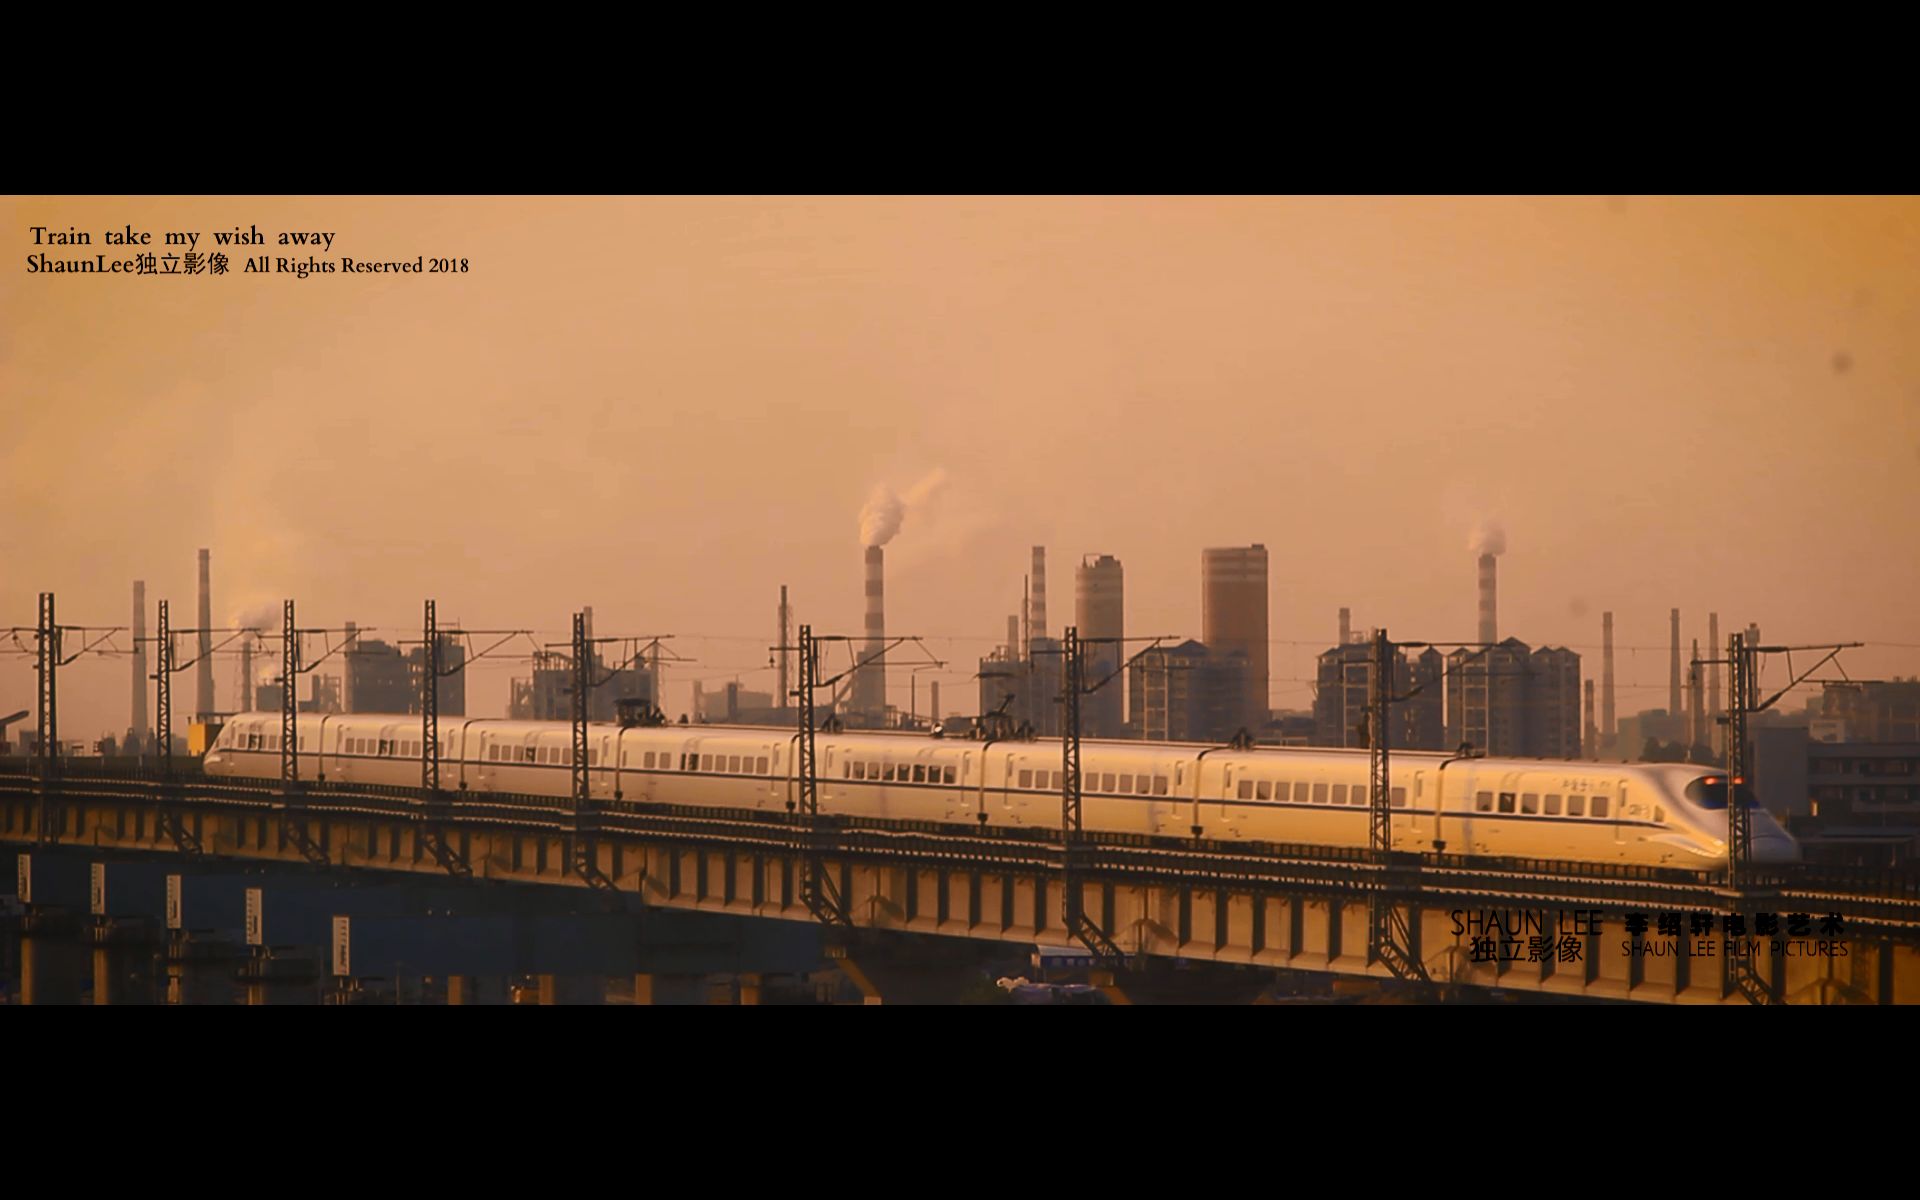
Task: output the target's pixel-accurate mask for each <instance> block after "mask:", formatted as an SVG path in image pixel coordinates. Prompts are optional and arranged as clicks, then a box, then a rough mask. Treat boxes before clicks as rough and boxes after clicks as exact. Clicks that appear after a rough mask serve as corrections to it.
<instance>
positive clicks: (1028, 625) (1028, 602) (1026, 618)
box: [1020, 575, 1033, 659]
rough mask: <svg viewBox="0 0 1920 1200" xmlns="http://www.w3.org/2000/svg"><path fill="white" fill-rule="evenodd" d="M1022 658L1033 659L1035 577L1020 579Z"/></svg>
mask: <svg viewBox="0 0 1920 1200" xmlns="http://www.w3.org/2000/svg"><path fill="white" fill-rule="evenodd" d="M1020 657H1021V658H1023V659H1027V658H1032V657H1033V577H1032V576H1031V575H1022V576H1021V577H1020Z"/></svg>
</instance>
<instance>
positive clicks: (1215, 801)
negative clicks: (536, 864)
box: [205, 713, 1799, 870]
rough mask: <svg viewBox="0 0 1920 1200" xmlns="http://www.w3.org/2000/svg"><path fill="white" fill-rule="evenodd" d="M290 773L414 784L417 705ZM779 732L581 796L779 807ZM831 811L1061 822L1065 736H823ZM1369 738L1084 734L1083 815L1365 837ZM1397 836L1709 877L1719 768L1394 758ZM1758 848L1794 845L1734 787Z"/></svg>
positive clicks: (345, 725) (502, 749)
mask: <svg viewBox="0 0 1920 1200" xmlns="http://www.w3.org/2000/svg"><path fill="white" fill-rule="evenodd" d="M298 729H299V734H298V736H299V739H300V747H299V748H300V753H301V755H302V756H303V766H302V770H301V774H302V775H303V776H304V777H306V778H320V779H326V780H330V781H341V782H352V783H364V784H390V785H395V786H417V785H418V784H419V782H420V774H421V769H420V763H421V757H422V754H421V751H422V743H421V730H420V723H419V718H417V717H401V716H384V715H378V714H349V715H337V714H329V715H325V716H321V715H317V714H311V713H309V714H303V715H302V716H301V717H300V720H299V726H298ZM279 737H280V717H279V716H278V715H277V714H259V713H252V714H246V715H243V716H240V717H236V718H234V719H233V720H232V721H230V722H229V723H228V724H227V726H226V727H225V729H223V730H222V731H221V735H220V738H219V740H218V741H217V742H216V743H215V745H214V747H213V749H212V750H211V751H210V752H209V753H208V755H207V757H206V763H205V766H206V770H207V772H208V773H209V774H212V775H243V776H256V777H268V778H271V777H274V776H277V775H278V774H279V771H280V747H279ZM440 737H441V741H442V746H441V751H440V754H441V769H440V777H441V780H442V785H443V786H444V787H446V788H448V789H449V790H456V791H467V792H474V793H523V794H531V795H547V796H567V795H570V794H571V792H572V787H573V755H574V749H573V737H572V726H570V725H568V724H566V723H562V722H540V721H502V720H493V719H487V718H451V719H449V720H447V721H444V722H442V723H441V726H440ZM797 742H798V738H797V735H796V734H794V733H793V732H792V731H790V730H785V729H773V728H751V727H739V726H716V725H691V726H688V725H680V726H660V727H645V728H630V729H622V728H618V727H616V726H612V725H590V726H589V727H588V730H587V762H586V769H587V777H588V786H589V789H590V793H591V795H593V796H594V797H595V798H596V799H602V800H615V799H618V800H630V801H638V802H643V803H647V802H650V803H665V804H677V805H686V806H692V807H714V808H736V809H762V810H774V811H784V810H785V809H786V806H787V804H788V803H789V801H791V800H794V799H796V798H797V793H798V780H797V778H796V771H797V767H798V757H799V756H798V745H797ZM815 748H816V752H817V753H818V756H819V766H818V772H819V780H820V806H821V811H822V812H825V813H836V814H844V815H847V816H856V817H874V818H881V819H890V820H914V821H934V822H946V823H951V824H960V825H973V826H978V825H983V824H985V825H995V826H1014V827H1025V828H1035V829H1055V828H1058V827H1059V824H1060V792H1061V787H1062V783H1063V764H1062V761H1061V750H1060V743H1059V742H1058V741H1037V742H993V743H986V742H974V741H963V740H957V739H938V738H929V737H923V736H917V735H910V734H890V733H840V734H821V735H819V736H818V737H817V739H816V743H815ZM1367 775H1368V760H1367V755H1366V753H1365V752H1364V751H1353V750H1333V749H1279V748H1259V749H1254V750H1249V751H1239V750H1233V749H1230V748H1228V747H1224V746H1199V745H1191V744H1176V743H1152V742H1114V741H1087V742H1084V743H1083V744H1082V748H1081V793H1082V805H1083V821H1084V824H1085V826H1086V828H1087V829H1089V830H1091V831H1100V832H1110V833H1130V834H1146V835H1153V836H1160V837H1179V838H1186V837H1192V836H1200V837H1206V838H1211V839H1216V840H1224V841H1258V842H1268V843H1295V844H1303V845H1319V846H1343V847H1361V846H1365V845H1366V844H1367V831H1368V807H1367V787H1368V779H1367ZM1390 790H1391V796H1390V803H1391V805H1392V808H1393V810H1394V813H1395V820H1394V847H1395V849H1398V850H1403V851H1411V852H1428V851H1434V852H1446V853H1452V854H1470V855H1483V856H1495V857H1510V858H1542V859H1568V860H1575V861H1586V862H1625V863H1638V864H1643V865H1648V866H1677V867H1689V868H1693V869H1698V870H1711V869H1714V868H1716V867H1718V866H1724V864H1725V862H1726V854H1727V851H1726V830H1727V818H1726V811H1725V809H1726V780H1725V777H1724V775H1722V774H1719V773H1717V772H1714V771H1710V770H1707V769H1705V768H1701V767H1689V766H1680V765H1672V764H1619V763H1585V762H1558V761H1551V760H1535V759H1492V758H1459V757H1453V756H1447V755H1442V754H1435V753H1431V752H1420V751H1403V752H1400V753H1396V754H1395V755H1394V756H1393V759H1392V777H1391V780H1390ZM1740 793H1741V795H1742V797H1743V800H1742V802H1743V803H1744V804H1746V805H1747V806H1748V807H1749V808H1750V809H1751V810H1752V816H1753V830H1754V857H1755V858H1756V859H1757V860H1759V861H1762V862H1767V861H1789V860H1793V859H1796V858H1798V857H1799V851H1798V847H1797V846H1796V845H1795V844H1794V842H1793V840H1792V839H1791V838H1790V837H1788V836H1787V834H1786V832H1785V831H1784V830H1782V829H1781V828H1780V826H1779V825H1778V824H1777V823H1776V822H1775V821H1774V820H1773V818H1772V817H1771V816H1769V815H1768V814H1767V813H1766V812H1765V811H1764V810H1762V809H1760V808H1759V806H1758V805H1757V804H1755V803H1754V801H1753V799H1752V796H1751V793H1750V791H1748V789H1746V788H1745V786H1744V785H1741V786H1740Z"/></svg>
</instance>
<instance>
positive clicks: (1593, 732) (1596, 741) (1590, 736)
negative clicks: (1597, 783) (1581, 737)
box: [1585, 679, 1600, 761]
mask: <svg viewBox="0 0 1920 1200" xmlns="http://www.w3.org/2000/svg"><path fill="white" fill-rule="evenodd" d="M1586 732H1587V738H1586V743H1587V746H1586V749H1587V752H1586V755H1585V757H1586V758H1587V759H1588V760H1589V761H1592V760H1593V759H1595V758H1597V757H1598V756H1599V753H1600V731H1599V730H1598V729H1596V728H1594V724H1593V680H1591V679H1589V680H1587V730H1586Z"/></svg>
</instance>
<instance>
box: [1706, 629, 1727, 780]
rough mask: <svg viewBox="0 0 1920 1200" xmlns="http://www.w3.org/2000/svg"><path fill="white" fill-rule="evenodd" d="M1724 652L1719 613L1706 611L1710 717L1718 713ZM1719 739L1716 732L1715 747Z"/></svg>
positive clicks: (1725, 649) (1708, 705) (1708, 709)
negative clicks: (1721, 661)
mask: <svg viewBox="0 0 1920 1200" xmlns="http://www.w3.org/2000/svg"><path fill="white" fill-rule="evenodd" d="M1726 652H1727V648H1726V647H1725V646H1722V645H1721V644H1720V614H1719V613H1708V614H1707V657H1708V658H1709V659H1710V660H1712V661H1710V662H1709V663H1708V664H1707V715H1708V716H1710V717H1718V716H1719V715H1720V656H1721V655H1722V654H1725V653H1726ZM1715 728H1716V729H1717V728H1718V726H1717V725H1716V726H1715ZM1719 740H1720V739H1719V737H1718V735H1717V734H1716V735H1715V736H1714V743H1715V745H1716V747H1717V746H1718V744H1719Z"/></svg>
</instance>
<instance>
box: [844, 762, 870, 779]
mask: <svg viewBox="0 0 1920 1200" xmlns="http://www.w3.org/2000/svg"><path fill="white" fill-rule="evenodd" d="M847 770H849V771H852V772H853V778H855V779H865V778H866V777H867V764H865V763H863V762H857V763H854V764H853V765H852V766H850V767H848V768H847Z"/></svg>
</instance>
